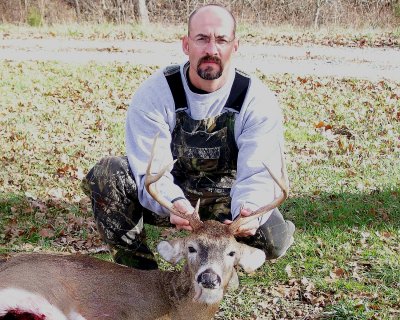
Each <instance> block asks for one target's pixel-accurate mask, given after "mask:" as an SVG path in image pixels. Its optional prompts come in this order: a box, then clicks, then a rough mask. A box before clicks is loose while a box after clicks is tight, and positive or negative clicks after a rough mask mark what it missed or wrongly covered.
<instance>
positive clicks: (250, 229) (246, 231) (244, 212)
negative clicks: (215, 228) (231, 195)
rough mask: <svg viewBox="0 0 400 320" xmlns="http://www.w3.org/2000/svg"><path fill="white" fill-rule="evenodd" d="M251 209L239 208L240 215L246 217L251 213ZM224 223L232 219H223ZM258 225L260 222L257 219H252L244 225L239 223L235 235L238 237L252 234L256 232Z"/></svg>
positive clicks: (229, 222)
mask: <svg viewBox="0 0 400 320" xmlns="http://www.w3.org/2000/svg"><path fill="white" fill-rule="evenodd" d="M251 213H252V211H251V210H250V209H244V208H242V209H241V210H240V215H241V216H243V217H248V216H249V215H251ZM224 223H226V224H231V223H232V220H225V221H224ZM259 227H260V223H259V221H258V219H254V220H252V221H250V222H248V223H246V224H244V225H241V226H240V228H239V229H238V230H237V234H236V235H237V236H239V237H248V236H254V235H255V234H256V232H257V229H258V228H259Z"/></svg>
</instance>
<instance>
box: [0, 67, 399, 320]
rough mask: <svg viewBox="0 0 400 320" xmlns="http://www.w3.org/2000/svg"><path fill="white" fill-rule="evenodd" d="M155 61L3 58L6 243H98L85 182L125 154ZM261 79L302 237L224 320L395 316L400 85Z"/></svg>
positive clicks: (246, 281) (224, 309)
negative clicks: (128, 120)
mask: <svg viewBox="0 0 400 320" xmlns="http://www.w3.org/2000/svg"><path fill="white" fill-rule="evenodd" d="M155 69H156V67H153V68H149V67H143V66H133V65H131V64H123V63H111V64H103V65H100V64H94V63H89V64H81V65H78V66H75V65H71V64H63V63H54V62H46V63H44V62H23V63H19V62H10V61H2V62H0V96H1V97H2V98H1V108H0V144H1V146H2V153H1V154H0V162H1V166H2V170H1V171H0V213H1V214H0V253H2V252H3V253H4V252H10V251H33V250H45V251H69V252H76V251H80V252H90V253H96V252H98V251H100V252H101V251H102V250H101V248H102V243H101V241H100V239H99V237H98V234H97V232H96V229H95V226H94V223H93V219H92V217H91V209H90V203H89V202H88V199H87V198H86V197H85V196H84V194H83V193H82V191H81V190H80V187H79V184H80V179H81V178H82V176H83V174H84V173H85V172H86V171H87V170H88V169H89V168H90V167H91V166H92V165H93V164H94V163H95V162H96V161H97V160H98V159H100V158H101V157H102V156H105V155H110V154H112V155H120V154H123V153H124V119H125V114H126V109H127V106H128V103H129V100H130V98H131V96H132V94H133V92H134V91H135V89H136V88H137V87H138V85H139V84H140V83H141V82H142V81H143V80H144V79H146V78H147V77H148V76H149V75H150V74H151V73H152V72H154V70H155ZM257 76H258V77H260V78H261V79H262V81H264V82H265V83H266V84H267V85H268V86H269V87H270V88H272V89H273V90H274V91H275V92H276V93H277V94H278V96H279V99H280V101H281V104H282V107H283V110H284V115H285V127H286V132H285V137H286V141H287V148H286V149H287V150H286V153H287V162H288V170H289V176H290V179H291V198H290V199H289V200H288V201H287V202H286V203H285V204H284V205H283V206H282V211H283V212H284V214H285V216H286V217H287V218H289V219H291V220H293V221H294V222H295V224H296V226H297V232H296V236H295V238H296V242H295V245H294V246H293V247H292V248H291V249H290V251H289V252H288V254H287V255H286V256H285V257H284V258H282V259H280V260H277V261H275V262H268V263H266V264H265V266H264V267H263V268H262V270H261V271H258V272H256V273H254V274H252V275H245V274H244V273H240V279H241V287H240V288H239V292H235V293H230V294H228V295H227V296H226V298H225V300H224V302H223V305H222V306H221V310H220V312H219V314H218V315H217V319H255V318H257V319H277V318H281V319H282V318H283V319H312V318H325V319H396V318H398V316H399V313H398V306H399V303H400V300H399V297H400V282H399V279H400V272H399V270H400V262H399V259H398V256H399V253H400V251H399V250H400V248H399V243H400V242H399V241H400V231H399V229H400V228H399V227H400V222H399V221H400V200H399V199H400V187H399V186H400V171H399V170H398V168H399V167H400V84H399V83H395V82H389V81H380V82H370V81H363V80H354V79H338V78H320V77H296V76H292V75H288V74H284V75H279V76H269V75H265V74H261V73H259V74H257ZM160 234H161V230H159V229H157V228H150V229H149V237H150V240H151V244H152V246H153V247H154V245H155V243H156V242H157V239H158V238H159V236H160ZM100 257H101V258H103V259H109V256H108V255H107V254H104V253H101V254H100ZM162 266H163V267H165V268H167V267H168V266H166V264H162Z"/></svg>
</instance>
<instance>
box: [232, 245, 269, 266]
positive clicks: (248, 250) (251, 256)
mask: <svg viewBox="0 0 400 320" xmlns="http://www.w3.org/2000/svg"><path fill="white" fill-rule="evenodd" d="M238 244H239V246H240V256H239V258H238V262H237V263H238V264H239V265H240V266H241V267H242V268H243V269H244V271H246V272H248V273H250V272H253V271H255V270H256V269H258V268H259V267H261V266H262V265H263V264H264V262H265V252H264V251H262V250H260V249H257V248H253V247H250V246H248V245H246V244H243V243H238Z"/></svg>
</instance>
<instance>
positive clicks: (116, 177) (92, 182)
mask: <svg viewBox="0 0 400 320" xmlns="http://www.w3.org/2000/svg"><path fill="white" fill-rule="evenodd" d="M130 172H131V171H130V168H129V163H128V159H127V157H115V156H108V157H104V158H102V159H100V161H99V162H97V163H96V164H95V165H94V166H93V168H92V169H90V170H89V172H88V173H87V175H86V176H85V177H84V178H83V179H82V183H81V188H82V190H83V192H84V193H85V194H86V195H88V196H90V195H91V193H92V191H93V190H94V189H95V190H96V191H97V192H98V191H99V190H101V189H102V186H106V185H110V184H114V183H118V182H119V181H121V180H122V181H126V180H129V181H130V180H132V177H131V173H130Z"/></svg>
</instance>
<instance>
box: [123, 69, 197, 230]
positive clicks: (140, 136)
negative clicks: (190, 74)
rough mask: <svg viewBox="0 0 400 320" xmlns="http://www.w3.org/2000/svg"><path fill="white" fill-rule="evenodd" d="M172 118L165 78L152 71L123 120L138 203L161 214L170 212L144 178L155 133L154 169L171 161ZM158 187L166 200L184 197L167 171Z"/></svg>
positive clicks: (189, 209)
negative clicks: (153, 194) (160, 202)
mask: <svg viewBox="0 0 400 320" xmlns="http://www.w3.org/2000/svg"><path fill="white" fill-rule="evenodd" d="M174 121H175V109H174V102H173V99H172V95H171V92H170V90H169V87H168V85H167V82H166V80H165V78H164V76H163V75H162V74H160V73H159V74H155V75H153V76H151V77H150V78H149V79H148V80H146V82H144V83H143V84H142V86H141V87H140V88H139V89H138V90H137V91H136V93H135V95H134V97H133V99H132V102H131V104H130V106H129V109H128V115H127V120H126V133H125V134H126V135H125V139H126V152H127V156H128V159H129V164H130V167H131V169H132V173H133V176H134V178H135V181H136V184H137V188H138V197H139V201H140V203H141V204H142V205H143V206H144V207H145V208H147V209H149V210H151V211H153V212H155V213H157V214H160V215H164V216H166V215H169V212H168V210H167V209H165V208H162V207H161V206H160V205H159V204H158V203H157V202H156V201H154V199H153V198H152V197H151V196H150V195H149V194H148V193H147V191H146V189H145V188H144V180H145V173H146V168H147V164H148V162H149V158H150V151H151V147H152V144H153V141H154V138H155V136H156V135H157V134H158V139H157V147H156V150H155V157H154V161H153V165H152V170H153V172H154V173H155V172H158V171H159V170H161V168H163V167H164V166H165V165H167V164H168V163H171V162H172V154H171V149H170V144H171V129H170V128H171V127H172V126H173V125H174ZM171 169H172V168H171ZM157 189H158V191H159V192H160V193H161V194H162V195H163V196H164V197H165V198H166V199H167V200H168V201H173V200H174V199H177V198H178V199H179V198H181V199H182V198H183V199H184V195H183V192H182V190H181V188H179V186H177V185H176V184H175V183H174V180H173V177H172V175H171V173H170V172H169V171H167V173H166V174H165V176H163V177H162V178H161V179H160V180H159V181H158V182H157ZM186 201H187V200H186ZM177 202H178V201H177ZM180 202H182V203H180ZM187 203H188V201H187ZM187 203H186V202H184V201H179V202H178V204H177V205H180V206H181V207H183V206H184V205H185V204H186V205H187ZM191 209H192V208H191V206H190V207H189V205H187V210H188V211H190V212H192V211H191ZM171 218H172V217H171ZM172 219H173V218H172ZM178 223H179V221H178Z"/></svg>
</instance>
